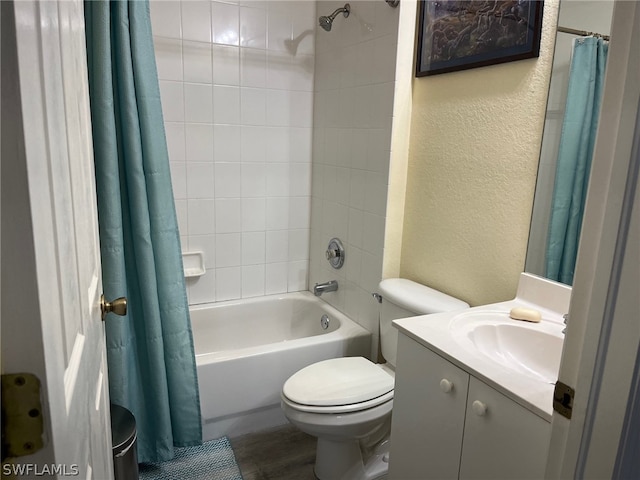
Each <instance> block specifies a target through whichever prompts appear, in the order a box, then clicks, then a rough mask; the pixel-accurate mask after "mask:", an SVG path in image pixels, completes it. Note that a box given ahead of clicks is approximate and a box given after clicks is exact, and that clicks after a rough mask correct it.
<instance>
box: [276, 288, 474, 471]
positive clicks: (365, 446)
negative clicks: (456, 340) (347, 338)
mask: <svg viewBox="0 0 640 480" xmlns="http://www.w3.org/2000/svg"><path fill="white" fill-rule="evenodd" d="M380 292H381V293H382V298H383V302H382V306H381V311H380V331H381V347H382V354H383V356H384V358H385V359H386V360H387V362H386V363H383V364H375V363H373V362H371V361H370V360H368V359H366V358H363V357H343V358H333V359H330V360H324V361H321V362H318V363H314V364H312V365H309V366H307V367H305V368H303V369H301V370H299V371H298V372H296V373H294V374H293V375H292V376H291V377H289V379H288V380H287V381H286V382H285V384H284V386H283V388H282V395H281V399H282V401H281V406H282V410H283V413H284V414H285V416H286V417H287V418H288V419H289V421H290V422H291V423H292V424H294V425H296V426H297V427H298V428H299V429H300V430H302V431H303V432H306V433H308V434H309V435H313V436H315V437H317V438H318V446H317V450H316V464H315V468H314V471H315V474H316V476H317V477H318V479H320V480H376V479H382V478H386V473H387V471H388V460H389V432H390V426H391V412H392V407H393V387H394V380H395V372H394V365H395V359H396V353H397V352H396V349H397V331H396V330H395V328H393V327H392V326H391V322H392V320H394V319H397V318H405V317H411V316H414V315H416V314H419V315H424V314H429V313H436V312H442V311H446V310H456V309H462V308H468V307H469V305H468V304H466V303H464V302H462V301H460V300H458V299H455V298H453V297H450V296H448V295H445V294H443V293H441V292H438V291H436V290H433V289H431V288H429V287H426V286H424V285H420V284H417V283H415V282H412V281H410V280H406V279H399V278H396V279H387V280H383V281H382V282H381V283H380ZM408 308H411V309H410V310H409V309H408Z"/></svg>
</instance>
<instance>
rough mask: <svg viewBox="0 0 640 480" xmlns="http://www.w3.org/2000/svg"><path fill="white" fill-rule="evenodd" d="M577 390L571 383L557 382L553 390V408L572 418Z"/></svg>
mask: <svg viewBox="0 0 640 480" xmlns="http://www.w3.org/2000/svg"><path fill="white" fill-rule="evenodd" d="M575 396H576V391H575V390H574V389H573V388H571V387H570V386H569V385H566V384H564V383H562V382H561V381H557V382H556V388H555V389H554V390H553V409H554V410H555V411H556V412H558V413H559V414H560V415H562V416H563V417H565V418H568V419H571V412H572V411H573V398H574V397H575Z"/></svg>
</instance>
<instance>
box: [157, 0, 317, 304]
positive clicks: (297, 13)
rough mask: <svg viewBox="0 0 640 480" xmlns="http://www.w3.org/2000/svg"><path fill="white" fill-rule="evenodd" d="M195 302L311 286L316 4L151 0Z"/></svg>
mask: <svg viewBox="0 0 640 480" xmlns="http://www.w3.org/2000/svg"><path fill="white" fill-rule="evenodd" d="M151 20H152V27H153V33H154V44H155V50H156V61H157V64H158V76H159V80H160V91H161V96H162V106H163V114H164V120H165V128H166V132H167V143H168V147H169V157H170V161H171V173H172V177H173V184H174V196H175V199H176V209H177V214H178V222H179V228H180V233H181V240H182V246H183V250H185V251H192V250H199V251H203V252H204V254H205V266H206V269H207V272H206V274H205V275H203V276H202V277H199V278H197V279H189V280H188V282H187V286H188V292H189V301H190V303H191V304H195V303H204V302H212V301H222V300H229V299H235V298H240V297H253V296H258V295H265V294H274V293H283V292H286V291H296V290H305V289H307V286H308V283H307V278H308V270H309V233H310V204H311V201H310V199H311V167H310V165H311V152H312V136H313V135H312V123H313V95H314V93H313V92H314V86H313V85H314V73H313V72H314V53H315V35H316V28H315V23H316V12H315V7H314V2H312V1H309V2H307V1H305V2H269V1H264V2H263V1H259V2H231V1H225V2H218V1H210V0H173V1H171V0H169V1H167V0H152V1H151Z"/></svg>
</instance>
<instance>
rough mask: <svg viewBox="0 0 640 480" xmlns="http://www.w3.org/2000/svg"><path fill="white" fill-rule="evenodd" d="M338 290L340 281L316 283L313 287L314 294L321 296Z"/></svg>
mask: <svg viewBox="0 0 640 480" xmlns="http://www.w3.org/2000/svg"><path fill="white" fill-rule="evenodd" d="M336 290H338V282H336V281H335V280H330V281H328V282H324V283H316V284H315V286H314V287H313V294H314V295H315V296H316V297H319V296H320V295H322V294H323V293H325V292H335V291H336Z"/></svg>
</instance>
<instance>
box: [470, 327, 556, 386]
mask: <svg viewBox="0 0 640 480" xmlns="http://www.w3.org/2000/svg"><path fill="white" fill-rule="evenodd" d="M469 337H470V338H471V341H472V342H473V343H474V345H475V346H476V348H477V349H478V351H479V352H480V353H483V354H484V355H486V356H487V357H489V358H491V359H493V360H495V361H496V362H499V363H502V364H503V365H505V366H506V367H509V368H511V369H513V370H517V371H519V372H520V373H523V374H525V375H529V376H532V377H534V378H538V379H540V380H542V381H544V382H548V383H555V381H556V380H557V379H558V368H559V367H560V356H561V355H562V343H563V338H562V337H559V336H556V335H552V334H551V333H548V332H542V331H538V330H534V329H532V328H526V327H523V326H520V325H505V324H501V325H478V326H477V327H476V328H474V329H473V330H471V331H470V332H469Z"/></svg>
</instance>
